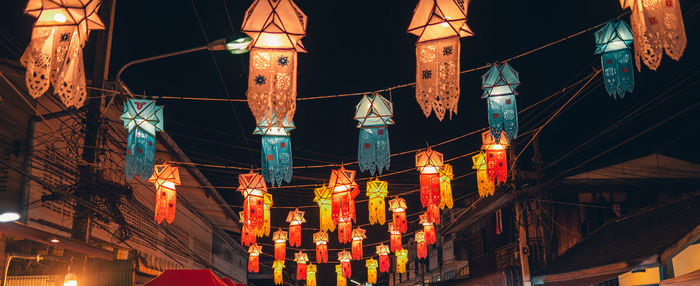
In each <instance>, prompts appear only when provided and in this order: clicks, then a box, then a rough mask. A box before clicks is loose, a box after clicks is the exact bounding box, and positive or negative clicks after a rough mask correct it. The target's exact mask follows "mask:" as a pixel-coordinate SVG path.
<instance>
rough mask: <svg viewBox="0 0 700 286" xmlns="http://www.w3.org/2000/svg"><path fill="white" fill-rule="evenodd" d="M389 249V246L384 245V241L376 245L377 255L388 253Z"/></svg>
mask: <svg viewBox="0 0 700 286" xmlns="http://www.w3.org/2000/svg"><path fill="white" fill-rule="evenodd" d="M389 253H391V251H390V250H389V246H388V245H385V244H384V243H382V244H379V245H377V255H380V256H381V255H389Z"/></svg>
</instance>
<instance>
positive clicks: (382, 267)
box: [377, 243, 391, 272]
mask: <svg viewBox="0 0 700 286" xmlns="http://www.w3.org/2000/svg"><path fill="white" fill-rule="evenodd" d="M377 255H378V256H379V271H381V272H389V267H390V266H391V262H389V247H388V246H386V245H384V244H383V243H381V244H379V245H377Z"/></svg>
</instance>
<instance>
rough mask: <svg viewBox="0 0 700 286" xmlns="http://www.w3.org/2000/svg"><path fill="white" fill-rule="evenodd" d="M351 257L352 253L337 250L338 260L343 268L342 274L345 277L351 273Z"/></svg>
mask: <svg viewBox="0 0 700 286" xmlns="http://www.w3.org/2000/svg"><path fill="white" fill-rule="evenodd" d="M351 259H352V255H351V254H350V252H347V251H345V250H343V251H341V252H338V261H340V265H341V267H342V268H343V275H344V276H345V277H347V278H350V276H351V275H352V267H351V266H350V260H351Z"/></svg>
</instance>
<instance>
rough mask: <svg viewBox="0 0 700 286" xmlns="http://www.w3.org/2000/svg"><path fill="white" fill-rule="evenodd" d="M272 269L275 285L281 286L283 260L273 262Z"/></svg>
mask: <svg viewBox="0 0 700 286" xmlns="http://www.w3.org/2000/svg"><path fill="white" fill-rule="evenodd" d="M272 268H273V269H274V278H275V285H282V269H284V260H275V262H273V263H272Z"/></svg>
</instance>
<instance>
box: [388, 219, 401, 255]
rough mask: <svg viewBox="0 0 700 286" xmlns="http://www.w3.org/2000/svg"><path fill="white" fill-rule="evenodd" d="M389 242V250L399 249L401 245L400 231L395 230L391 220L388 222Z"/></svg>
mask: <svg viewBox="0 0 700 286" xmlns="http://www.w3.org/2000/svg"><path fill="white" fill-rule="evenodd" d="M389 242H390V245H391V251H399V250H400V249H401V247H402V245H401V232H400V231H398V230H396V227H394V223H393V222H390V223H389Z"/></svg>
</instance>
